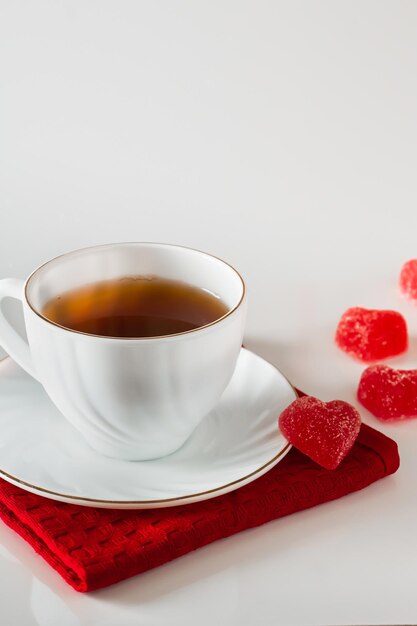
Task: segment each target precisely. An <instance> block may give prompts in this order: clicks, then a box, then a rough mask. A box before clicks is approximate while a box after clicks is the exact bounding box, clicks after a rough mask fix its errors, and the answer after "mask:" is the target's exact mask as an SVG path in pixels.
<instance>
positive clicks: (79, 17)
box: [0, 0, 417, 626]
mask: <svg viewBox="0 0 417 626" xmlns="http://www.w3.org/2000/svg"><path fill="white" fill-rule="evenodd" d="M416 76H417V2H414V1H404V0H402V1H399V0H392V1H390V2H388V1H376V0H375V1H370V0H362V1H359V0H352V1H349V2H348V1H335V0H328V1H319V0H314V1H308V0H304V1H297V0H295V1H294V0H291V1H290V0H288V1H287V2H283V1H272V0H271V1H265V0H257V1H255V0H251V1H242V0H240V1H233V0H214V1H213V0H210V1H208V0H194V1H191V0H189V1H184V0H156V1H153V2H152V1H150V0H149V1H141V0H136V1H133V0H131V1H127V0H100V1H99V0H96V1H93V0H50V1H40V0H34V1H30V0H26V1H24V0H0V236H1V240H0V276H2V277H3V276H4V277H5V276H17V277H22V278H23V277H25V276H26V275H27V274H28V273H29V272H30V271H31V270H32V269H33V268H34V267H35V266H36V265H38V264H40V263H41V262H43V261H44V260H46V259H48V258H50V257H51V256H54V255H56V254H59V253H61V252H63V251H66V250H69V249H72V248H76V247H80V246H84V245H90V244H95V243H105V242H111V241H123V240H138V241H145V240H150V241H165V242H172V243H179V244H184V245H189V246H192V247H196V248H200V249H204V250H207V251H209V252H211V253H213V254H216V255H218V256H220V257H223V258H225V259H226V260H228V261H229V262H231V263H233V264H234V265H236V266H237V267H238V268H239V269H240V270H241V271H242V273H243V274H244V276H245V277H246V279H247V282H248V286H249V292H250V312H249V318H248V326H247V338H246V343H247V345H248V347H249V348H252V349H254V350H256V351H258V352H259V353H260V354H262V355H263V356H265V357H266V358H268V359H269V360H271V361H272V362H273V363H275V364H276V365H277V366H278V367H280V368H281V369H282V371H283V372H284V373H285V374H286V375H287V376H288V377H290V378H291V380H292V381H293V382H294V383H295V384H296V385H298V386H300V387H302V388H303V389H304V390H306V391H307V392H309V393H312V394H315V395H318V396H320V397H322V398H323V399H330V398H342V399H346V400H349V401H351V402H354V393H355V388H356V385H357V382H358V379H359V376H360V373H361V371H362V369H363V367H361V366H360V365H359V364H357V363H354V362H353V361H351V360H349V358H348V357H346V356H344V355H343V354H341V353H338V351H337V350H336V348H335V347H334V345H333V333H334V329H335V326H336V324H337V321H338V318H339V316H340V314H341V313H342V312H343V310H344V309H346V308H347V307H348V306H354V305H364V306H373V307H377V308H384V307H392V308H396V309H397V310H401V311H402V312H403V313H404V314H405V315H406V317H407V320H408V323H409V328H410V335H411V347H410V351H409V353H408V355H407V357H404V358H401V359H395V360H393V361H392V363H391V364H393V365H395V366H400V365H405V366H407V367H413V366H416V364H417V308H416V307H415V306H413V305H412V304H409V303H407V302H405V301H404V300H402V299H401V297H400V296H399V294H398V290H397V276H398V272H399V269H400V267H401V264H402V263H403V261H405V260H407V259H408V258H411V257H417V176H416V172H417V115H416V113H417V79H416ZM362 415H363V418H364V420H365V421H367V422H368V423H370V424H372V425H378V426H379V427H380V428H381V429H382V430H383V431H384V432H387V433H389V434H390V435H391V436H393V437H394V438H395V439H396V440H397V441H398V442H399V444H400V450H401V455H402V467H401V469H400V471H399V472H398V474H397V475H396V476H395V477H392V478H389V479H386V480H384V481H382V482H381V483H379V484H376V485H374V486H372V487H370V488H369V489H367V490H365V491H364V492H361V493H360V494H356V495H354V496H350V497H347V498H345V499H343V500H341V501H339V502H335V503H332V504H328V505H325V506H323V507H318V508H316V509H314V510H311V511H307V512H304V513H301V514H298V515H295V516H292V517H290V518H287V519H283V520H279V521H277V522H273V523H271V524H269V525H267V526H265V527H263V528H260V529H257V530H254V531H249V532H247V533H245V534H243V535H241V536H239V537H234V538H232V539H229V540H226V541H223V542H219V543H218V544H216V545H213V546H209V547H207V548H205V549H203V550H201V551H199V552H197V553H194V554H191V555H189V556H187V557H184V558H183V559H181V560H179V561H177V562H175V563H171V564H169V565H166V566H164V567H162V568H160V569H159V570H155V571H153V572H150V573H148V574H145V575H143V576H141V577H137V578H135V579H132V580H130V581H127V582H125V583H122V584H120V585H117V586H115V587H113V588H110V589H107V590H104V591H102V592H100V593H96V594H91V595H88V596H82V595H79V594H76V593H75V592H73V591H72V590H71V589H69V588H68V587H67V586H66V585H65V584H64V583H63V582H62V581H61V580H60V579H59V577H58V576H57V575H56V574H55V573H54V572H52V571H51V570H50V569H49V568H48V566H47V565H46V564H44V563H43V562H42V561H41V559H40V558H39V557H37V556H35V555H34V553H33V552H32V551H31V549H30V548H29V547H27V546H26V545H25V544H24V543H23V542H22V541H21V540H20V539H19V538H18V537H17V536H15V535H13V533H12V532H11V531H9V530H8V529H6V528H5V527H1V528H0V541H1V545H0V615H2V620H1V622H2V624H5V626H6V624H7V626H14V625H18V626H34V625H35V624H39V625H41V626H56V624H57V623H59V624H60V626H74V625H78V624H83V625H87V624H88V625H90V624H91V625H96V624H101V625H109V626H113V625H114V626H116V625H117V626H128V625H131V624H132V625H133V624H135V625H136V624H144V625H146V626H153V625H164V626H165V625H169V626H171V625H174V624H181V625H182V626H188V625H191V624H199V625H200V626H203V625H205V624H210V625H212V624H214V623H216V624H219V625H223V624H224V625H232V624H236V625H239V626H240V625H244V624H247V625H252V624H259V625H261V626H262V625H268V626H269V625H270V624H271V625H272V624H285V625H290V624H297V625H301V624H302V625H304V624H305V625H309V624H311V625H313V624H322V625H324V624H394V623H395V624H399V623H401V624H412V623H417V597H416V594H415V580H416V579H417V557H416V553H417V532H416V528H417V498H416V474H417V461H416V456H417V454H416V453H417V424H416V422H413V421H411V422H409V423H406V424H399V425H398V424H397V425H395V424H394V425H391V426H386V425H383V424H382V425H380V424H378V423H377V421H376V420H375V419H374V418H372V417H371V416H370V415H369V414H367V413H366V412H364V411H363V412H362Z"/></svg>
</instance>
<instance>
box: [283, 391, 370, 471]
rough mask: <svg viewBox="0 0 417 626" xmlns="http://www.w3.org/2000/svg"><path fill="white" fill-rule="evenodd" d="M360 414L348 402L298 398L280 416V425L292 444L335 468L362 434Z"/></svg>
mask: <svg viewBox="0 0 417 626" xmlns="http://www.w3.org/2000/svg"><path fill="white" fill-rule="evenodd" d="M360 426H361V418H360V415H359V413H358V411H357V410H356V409H355V408H354V407H353V406H352V405H350V404H348V403H347V402H343V401H342V400H333V401H332V402H322V401H321V400H318V399H317V398H313V397H312V396H304V397H303V398H298V400H295V401H294V402H292V404H290V405H289V406H288V407H287V408H286V409H285V410H284V411H283V412H282V413H281V415H280V416H279V427H280V429H281V431H282V433H283V435H284V437H286V438H287V439H288V441H289V442H290V443H292V445H293V446H295V447H296V448H298V450H300V451H301V452H303V453H304V454H306V455H307V456H308V457H310V459H312V460H313V461H316V463H318V464H319V465H321V466H322V467H325V468H327V469H335V468H336V467H337V466H338V465H339V463H340V462H341V461H342V460H343V459H344V458H345V456H346V454H347V453H348V452H349V450H350V449H351V447H352V446H353V444H354V442H355V439H356V437H357V436H358V434H359V430H360Z"/></svg>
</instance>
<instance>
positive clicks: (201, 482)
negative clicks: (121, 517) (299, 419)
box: [0, 348, 296, 509]
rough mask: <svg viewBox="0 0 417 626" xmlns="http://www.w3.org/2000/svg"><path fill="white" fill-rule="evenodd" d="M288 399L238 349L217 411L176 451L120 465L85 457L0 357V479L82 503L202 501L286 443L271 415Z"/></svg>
mask: <svg viewBox="0 0 417 626" xmlns="http://www.w3.org/2000/svg"><path fill="white" fill-rule="evenodd" d="M202 384H204V381H202ZM295 398H296V392H295V390H294V389H293V387H292V386H291V385H290V383H289V382H288V381H287V379H286V378H285V377H284V376H283V375H282V374H281V373H280V372H279V371H278V370H277V369H275V368H274V367H273V366H272V365H271V364H270V363H267V362H266V361H264V360H263V359H261V358H260V357H259V356H256V355H255V354H253V353H252V352H249V351H248V350H245V349H244V348H242V351H241V353H240V356H239V359H238V364H237V367H236V370H235V373H234V375H233V378H232V380H231V382H230V384H229V386H228V387H227V389H226V391H225V392H224V394H223V396H222V399H221V401H220V403H219V405H218V406H217V407H216V409H214V410H213V411H212V412H211V413H210V414H209V415H208V416H207V417H206V418H205V419H204V420H203V422H202V423H201V424H200V425H199V426H198V428H197V429H196V430H195V431H194V433H193V434H192V436H191V437H190V439H189V440H188V441H187V442H186V443H185V444H184V445H183V447H182V448H181V449H180V450H178V451H177V452H175V453H174V454H171V455H170V456H168V457H165V458H162V459H156V460H153V461H139V462H132V461H119V460H115V459H110V458H107V457H104V456H101V455H100V454H98V453H97V452H95V451H93V450H92V449H91V448H90V447H89V445H88V444H87V443H86V442H85V441H84V439H83V438H82V437H81V435H80V434H79V433H78V431H76V430H75V429H74V428H73V427H72V426H71V425H70V424H69V423H68V422H67V421H66V420H65V418H64V417H63V416H62V415H61V413H60V412H59V411H58V410H57V409H56V408H55V406H54V405H53V404H52V402H51V401H50V400H49V398H48V397H47V395H46V393H45V392H44V390H43V388H42V387H41V385H40V384H39V383H37V382H36V381H35V380H34V379H33V378H31V377H30V376H29V375H28V374H26V373H25V372H24V371H23V370H22V369H20V367H19V366H18V365H16V364H15V363H14V361H12V359H10V358H6V359H5V360H4V361H2V362H0V477H1V478H4V479H5V480H7V481H9V482H11V483H13V484H15V485H17V486H19V487H22V488H23V489H26V490H27V491H31V492H33V493H36V494H39V495H42V496H45V497H48V498H52V499H54V500H60V501H62V502H71V503H74V504H81V505H84V506H95V507H103V508H116V509H146V508H155V507H167V506H175V505H179V504H188V503H191V502H197V501H198V500H206V499H208V498H213V497H215V496H218V495H220V494H222V493H227V492H228V491H233V490H234V489H238V488H239V487H241V486H242V485H245V484H247V483H249V482H251V481H253V480H255V479H256V478H258V477H259V476H261V475H262V474H264V473H265V472H267V471H268V470H269V469H270V468H271V467H273V466H274V465H276V464H277V463H278V462H279V461H280V460H281V459H282V458H283V457H284V456H285V454H286V453H287V452H288V450H289V449H290V445H289V443H288V442H287V441H286V439H285V438H284V437H283V435H282V434H281V433H280V432H279V430H278V424H277V418H278V415H279V414H280V412H281V411H282V410H283V409H284V408H285V407H286V406H288V404H290V403H291V402H292V401H293V400H294V399H295Z"/></svg>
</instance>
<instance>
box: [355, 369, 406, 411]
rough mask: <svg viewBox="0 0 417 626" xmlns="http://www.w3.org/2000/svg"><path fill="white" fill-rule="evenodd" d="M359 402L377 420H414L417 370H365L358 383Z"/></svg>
mask: <svg viewBox="0 0 417 626" xmlns="http://www.w3.org/2000/svg"><path fill="white" fill-rule="evenodd" d="M358 399H359V401H360V402H361V403H362V404H363V406H364V407H365V408H366V409H368V411H370V412H371V413H373V415H375V417H378V418H379V419H380V420H395V419H405V418H407V417H417V370H396V369H393V368H392V367H388V366H387V365H372V366H371V367H367V368H366V370H365V371H364V372H363V374H362V376H361V379H360V381H359V387H358Z"/></svg>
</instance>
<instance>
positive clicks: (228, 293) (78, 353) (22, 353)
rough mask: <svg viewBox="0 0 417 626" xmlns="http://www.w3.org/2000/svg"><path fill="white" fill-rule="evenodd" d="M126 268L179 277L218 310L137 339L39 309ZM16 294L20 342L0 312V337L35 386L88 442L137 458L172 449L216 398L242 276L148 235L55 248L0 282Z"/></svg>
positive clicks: (233, 339) (3, 291) (241, 304)
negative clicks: (211, 298) (22, 330)
mask: <svg viewBox="0 0 417 626" xmlns="http://www.w3.org/2000/svg"><path fill="white" fill-rule="evenodd" d="M129 275H135V276H137V275H156V276H160V277H163V278H168V279H173V280H181V281H184V282H186V283H189V284H190V285H193V286H196V287H201V288H204V289H207V290H209V291H210V292H212V293H214V294H216V295H217V296H218V297H220V298H221V299H222V300H223V302H224V303H225V304H226V306H227V307H228V312H227V313H226V314H225V315H224V316H223V317H221V318H220V319H219V320H217V321H215V322H212V323H211V324H207V325H206V326H202V327H200V328H197V329H195V330H191V331H188V332H183V333H178V334H176V335H167V336H163V337H151V338H142V339H125V338H117V337H115V338H113V337H104V336H99V335H92V334H86V333H81V332H77V331H74V330H70V329H68V328H64V327H63V326H59V325H58V324H56V323H54V322H51V321H50V320H48V319H47V318H45V317H44V316H43V315H42V308H43V306H44V304H45V303H46V302H47V301H48V300H50V299H51V298H53V297H56V296H58V295H60V294H62V293H63V292H65V291H67V290H69V289H74V288H76V287H78V286H81V285H86V284H88V283H94V282H96V281H101V280H109V279H115V278H118V277H123V276H129ZM6 297H12V298H17V299H19V300H21V301H22V305H23V311H24V318H25V324H26V332H27V338H28V344H27V343H26V342H25V341H24V340H23V339H22V338H21V337H20V335H19V334H18V333H17V332H16V331H15V329H14V328H13V327H12V326H11V325H10V324H9V322H8V321H7V320H6V318H5V317H4V315H3V314H2V313H1V311H0V344H1V345H2V346H3V347H4V349H5V350H6V351H7V352H8V353H9V355H10V356H11V357H12V358H13V359H14V360H15V361H17V363H18V364H19V365H20V366H21V367H23V368H24V369H25V370H26V371H27V372H28V373H29V374H31V375H32V376H33V377H34V378H36V379H37V380H38V381H39V382H40V383H41V384H42V385H43V387H44V388H45V391H46V393H47V394H48V395H49V397H50V398H51V400H52V402H53V403H54V404H55V405H56V406H57V407H58V409H59V410H60V411H61V413H62V414H63V415H64V416H65V417H66V418H67V419H68V420H69V422H70V423H71V424H72V425H73V426H74V427H75V428H77V429H78V430H79V431H80V433H82V435H83V436H84V437H85V439H86V440H87V441H88V442H89V444H90V445H91V447H92V448H94V449H95V450H97V451H98V452H101V453H102V454H105V455H107V456H111V457H116V458H120V459H131V460H145V459H153V458H157V457H161V456H165V455H167V454H170V453H171V452H174V451H175V450H177V449H178V448H179V447H180V446H181V445H182V444H183V443H184V442H185V441H186V440H187V439H188V437H189V436H190V435H191V433H192V432H193V430H194V429H195V427H196V426H197V425H198V424H199V422H201V420H202V419H203V418H204V416H205V415H207V413H209V412H210V410H211V409H212V408H213V407H214V406H215V405H216V404H217V402H218V401H219V399H220V396H221V395H222V393H223V391H224V390H225V388H226V386H227V384H228V382H229V381H230V379H231V377H232V374H233V371H234V369H235V365H236V361H237V357H238V355H239V351H240V348H241V344H242V338H243V327H244V319H245V309H246V297H245V285H244V282H243V280H242V278H241V276H240V275H239V274H238V272H237V271H236V270H235V269H233V268H232V267H231V266H230V265H228V264H227V263H225V262H224V261H221V260H220V259H217V258H216V257H213V256H211V255H209V254H205V253H204V252H199V251H197V250H192V249H190V248H183V247H181V246H172V245H166V244H157V243H120V244H110V245H104V246H95V247H92V248H84V249H81V250H76V251H74V252H69V253H67V254H63V255H62V256H59V257H56V258H54V259H52V260H51V261H48V262H47V263H45V264H44V265H41V266H40V267H38V268H37V269H36V270H35V271H34V272H33V273H32V274H31V275H30V276H29V278H28V279H27V281H26V282H24V281H22V280H17V279H12V278H9V279H5V280H2V281H0V304H1V300H2V299H3V298H6Z"/></svg>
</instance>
